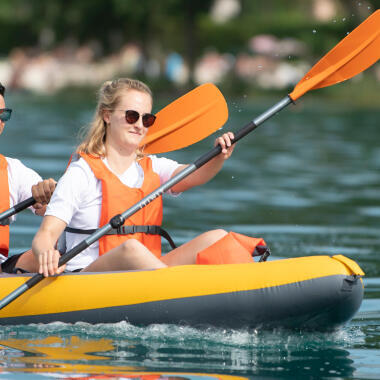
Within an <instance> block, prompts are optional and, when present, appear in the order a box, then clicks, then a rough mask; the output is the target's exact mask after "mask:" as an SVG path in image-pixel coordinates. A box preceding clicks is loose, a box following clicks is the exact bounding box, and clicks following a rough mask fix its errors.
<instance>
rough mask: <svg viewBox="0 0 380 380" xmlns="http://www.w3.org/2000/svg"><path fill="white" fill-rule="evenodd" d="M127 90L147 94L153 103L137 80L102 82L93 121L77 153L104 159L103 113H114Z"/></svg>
mask: <svg viewBox="0 0 380 380" xmlns="http://www.w3.org/2000/svg"><path fill="white" fill-rule="evenodd" d="M128 90H136V91H140V92H143V93H146V94H148V95H149V96H150V98H151V100H152V103H153V95H152V91H151V90H150V88H149V87H148V86H147V85H146V84H145V83H143V82H140V81H139V80H137V79H130V78H119V79H115V80H113V81H107V82H104V83H103V85H102V86H101V87H100V89H99V92H98V94H97V99H98V102H97V106H96V110H95V114H94V117H93V120H92V122H91V123H90V124H89V126H88V127H87V128H86V130H85V132H86V135H85V137H84V139H83V140H82V142H81V143H80V144H79V146H78V148H77V151H78V152H83V153H87V154H91V155H93V156H96V157H105V155H106V148H105V142H106V132H107V123H106V122H105V121H104V112H105V111H111V112H112V111H114V110H115V109H116V108H117V106H118V104H119V103H120V98H121V96H122V93H123V92H125V91H128ZM137 155H138V158H141V157H142V152H141V151H139V150H137Z"/></svg>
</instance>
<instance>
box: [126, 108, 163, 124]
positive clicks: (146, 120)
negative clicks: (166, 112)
mask: <svg viewBox="0 0 380 380" xmlns="http://www.w3.org/2000/svg"><path fill="white" fill-rule="evenodd" d="M141 117H142V123H143V126H144V127H145V128H149V127H151V126H152V125H153V124H154V122H155V121H156V116H155V115H153V114H152V113H144V114H143V115H141ZM139 119H140V114H139V113H138V112H137V111H133V110H127V111H125V121H126V122H127V123H128V124H134V123H136V122H137V120H139Z"/></svg>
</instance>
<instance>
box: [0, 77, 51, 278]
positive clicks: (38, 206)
mask: <svg viewBox="0 0 380 380" xmlns="http://www.w3.org/2000/svg"><path fill="white" fill-rule="evenodd" d="M4 95H5V87H4V86H3V85H2V84H1V83H0V135H1V134H2V133H3V130H4V127H5V123H6V122H7V121H8V120H9V119H10V118H11V114H12V110H11V109H10V108H6V106H5V99H4ZM0 183H1V184H0V186H1V192H0V212H3V211H5V210H7V209H9V208H11V207H13V206H14V205H16V204H17V203H20V202H22V201H24V200H26V199H28V198H30V197H32V196H33V198H34V199H35V200H36V201H37V203H35V204H34V205H33V206H32V210H33V211H34V212H35V214H37V215H40V216H42V215H44V212H45V209H46V204H47V203H48V202H49V200H50V197H51V194H52V193H53V191H54V188H55V181H54V180H53V179H51V178H50V179H47V180H44V181H42V179H41V177H40V176H39V175H38V174H37V173H36V172H35V171H34V170H32V169H29V168H27V167H26V166H25V165H23V164H22V163H21V161H19V160H17V159H15V158H9V157H4V156H3V155H1V154H0ZM14 220H15V217H14V216H13V217H11V218H8V219H6V220H2V221H0V263H1V265H0V272H7V273H12V272H13V271H14V270H15V268H19V269H20V270H26V271H29V272H35V271H36V270H37V269H38V266H37V261H36V260H35V258H34V256H33V254H32V250H28V251H26V252H23V253H19V254H15V255H12V256H10V257H9V258H8V252H9V224H10V223H12V222H14Z"/></svg>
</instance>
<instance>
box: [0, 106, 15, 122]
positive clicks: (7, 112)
mask: <svg viewBox="0 0 380 380" xmlns="http://www.w3.org/2000/svg"><path fill="white" fill-rule="evenodd" d="M11 115H12V110H11V109H10V108H0V120H1V121H2V122H3V123H5V122H6V121H8V120H9V119H10V118H11Z"/></svg>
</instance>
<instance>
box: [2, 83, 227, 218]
mask: <svg viewBox="0 0 380 380" xmlns="http://www.w3.org/2000/svg"><path fill="white" fill-rule="evenodd" d="M156 116H157V119H156V122H155V123H154V125H153V126H152V127H150V128H149V130H148V133H147V135H146V136H145V138H144V140H143V141H142V143H141V146H140V147H141V149H142V150H143V152H144V153H146V154H157V153H164V152H171V151H173V150H177V149H181V148H184V147H186V146H189V145H192V144H195V143H197V142H198V141H201V140H203V139H204V138H206V137H207V136H209V135H211V134H212V133H214V132H215V131H217V130H218V129H219V128H221V127H222V126H223V124H224V123H225V122H226V121H227V119H228V108H227V104H226V101H225V99H224V97H223V95H222V94H221V92H220V91H219V90H218V88H217V87H216V86H214V85H213V84H211V83H206V84H203V85H201V86H198V87H196V88H195V89H194V90H192V91H190V92H188V93H187V94H185V95H183V96H181V97H180V98H178V99H177V100H175V101H174V102H172V103H170V104H169V105H167V106H166V107H165V108H163V109H162V110H161V111H159V112H158V113H157V114H156ZM35 203H36V201H35V199H34V198H33V197H30V198H28V199H26V200H24V201H22V202H20V203H18V204H17V205H15V206H13V207H11V208H9V209H8V210H6V211H4V212H2V213H0V223H1V222H2V221H3V220H5V219H7V218H9V217H10V216H12V215H14V214H17V213H18V212H20V211H23V210H25V209H26V208H28V207H29V206H33V205H34V204H35Z"/></svg>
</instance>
